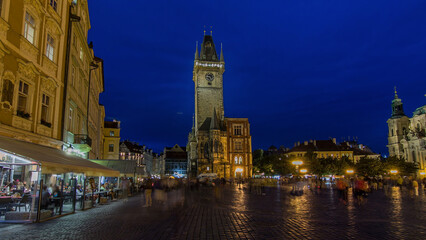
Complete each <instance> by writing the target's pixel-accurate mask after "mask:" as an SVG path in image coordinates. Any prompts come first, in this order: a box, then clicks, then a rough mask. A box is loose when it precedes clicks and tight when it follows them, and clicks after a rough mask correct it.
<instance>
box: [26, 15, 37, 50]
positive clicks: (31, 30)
mask: <svg viewBox="0 0 426 240" xmlns="http://www.w3.org/2000/svg"><path fill="white" fill-rule="evenodd" d="M36 27H37V25H36V20H35V18H34V17H33V15H32V14H31V13H30V12H28V11H25V19H24V37H25V39H27V41H28V42H30V43H31V44H33V45H36V42H35V40H36V29H37V28H36Z"/></svg>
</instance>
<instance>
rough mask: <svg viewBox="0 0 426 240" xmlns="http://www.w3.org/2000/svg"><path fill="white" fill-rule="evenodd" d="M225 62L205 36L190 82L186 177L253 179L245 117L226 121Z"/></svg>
mask: <svg viewBox="0 0 426 240" xmlns="http://www.w3.org/2000/svg"><path fill="white" fill-rule="evenodd" d="M224 72H225V61H224V57H223V51H222V49H221V53H220V57H218V55H217V52H216V48H215V44H214V42H213V38H212V36H211V35H205V36H204V39H203V43H202V44H201V50H200V52H198V45H197V47H196V51H195V59H194V70H193V81H194V87H195V117H194V123H193V128H192V131H191V133H190V134H189V136H188V145H187V152H188V174H189V176H190V177H195V176H198V175H199V174H201V173H216V174H217V176H218V177H223V178H227V179H229V178H249V177H251V176H252V168H253V165H252V147H251V135H250V124H249V121H248V119H247V118H225V110H224V102H223V73H224Z"/></svg>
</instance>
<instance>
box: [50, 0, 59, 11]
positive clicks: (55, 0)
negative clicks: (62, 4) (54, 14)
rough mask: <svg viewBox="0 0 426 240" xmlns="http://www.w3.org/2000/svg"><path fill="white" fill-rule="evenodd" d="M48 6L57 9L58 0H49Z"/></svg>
mask: <svg viewBox="0 0 426 240" xmlns="http://www.w3.org/2000/svg"><path fill="white" fill-rule="evenodd" d="M50 6H52V8H53V10H55V11H56V10H57V9H58V0H50Z"/></svg>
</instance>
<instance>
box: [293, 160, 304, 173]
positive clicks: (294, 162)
mask: <svg viewBox="0 0 426 240" xmlns="http://www.w3.org/2000/svg"><path fill="white" fill-rule="evenodd" d="M291 164H293V165H295V166H296V173H299V166H300V165H302V164H303V161H301V160H296V161H293V162H291Z"/></svg>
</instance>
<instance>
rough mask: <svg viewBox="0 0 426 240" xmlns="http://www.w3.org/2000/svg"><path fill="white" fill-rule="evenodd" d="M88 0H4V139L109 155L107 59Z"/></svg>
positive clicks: (0, 129)
mask: <svg viewBox="0 0 426 240" xmlns="http://www.w3.org/2000/svg"><path fill="white" fill-rule="evenodd" d="M89 29H90V19H89V11H88V4H87V0H81V1H75V0H74V1H72V0H64V1H40V0H2V1H0V135H3V136H7V137H13V138H16V139H20V140H25V141H28V142H32V143H37V144H40V145H45V146H50V147H54V148H57V149H63V150H66V151H67V152H72V153H75V154H77V155H79V156H80V157H84V158H94V159H97V158H101V156H102V149H103V141H102V139H103V130H102V128H103V119H104V117H105V113H104V107H103V106H102V105H99V94H100V93H102V92H103V91H104V85H103V61H102V59H100V58H98V57H96V56H95V54H94V51H93V45H92V44H87V33H88V30H89Z"/></svg>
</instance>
